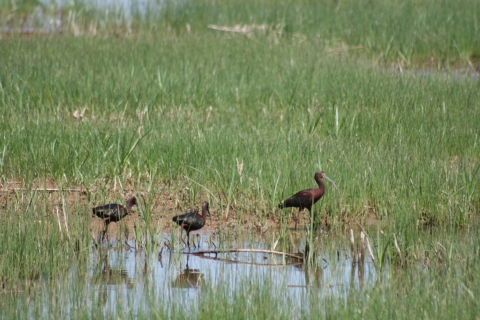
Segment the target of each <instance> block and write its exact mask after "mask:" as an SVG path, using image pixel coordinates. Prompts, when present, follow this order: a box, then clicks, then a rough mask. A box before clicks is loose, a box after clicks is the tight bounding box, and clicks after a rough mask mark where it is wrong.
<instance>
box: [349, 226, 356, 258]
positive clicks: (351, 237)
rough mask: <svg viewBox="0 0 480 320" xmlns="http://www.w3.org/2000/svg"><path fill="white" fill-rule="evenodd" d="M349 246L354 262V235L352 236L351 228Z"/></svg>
mask: <svg viewBox="0 0 480 320" xmlns="http://www.w3.org/2000/svg"><path fill="white" fill-rule="evenodd" d="M350 248H351V249H352V261H353V262H355V237H354V236H353V229H350Z"/></svg>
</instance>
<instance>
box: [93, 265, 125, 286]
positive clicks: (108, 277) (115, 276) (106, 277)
mask: <svg viewBox="0 0 480 320" xmlns="http://www.w3.org/2000/svg"><path fill="white" fill-rule="evenodd" d="M94 278H95V279H96V280H97V282H99V283H101V284H102V285H104V286H116V285H121V284H123V285H126V286H127V288H133V281H132V279H131V278H130V277H129V275H128V272H127V270H125V269H116V268H111V267H110V266H109V264H108V261H106V260H105V261H104V262H103V268H102V270H101V272H100V273H97V274H96V275H95V276H94Z"/></svg>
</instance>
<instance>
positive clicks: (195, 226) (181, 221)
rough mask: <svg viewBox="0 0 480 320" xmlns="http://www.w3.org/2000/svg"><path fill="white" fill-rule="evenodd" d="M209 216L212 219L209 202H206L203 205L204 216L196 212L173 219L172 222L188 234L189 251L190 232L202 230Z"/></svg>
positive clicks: (188, 244)
mask: <svg viewBox="0 0 480 320" xmlns="http://www.w3.org/2000/svg"><path fill="white" fill-rule="evenodd" d="M207 216H209V217H210V210H209V208H208V202H207V201H205V202H204V203H203V205H202V214H199V213H198V211H194V212H188V213H184V214H181V215H178V216H175V217H173V219H172V221H173V222H175V223H176V224H178V225H179V226H180V227H182V228H183V229H185V231H186V232H187V246H188V249H190V232H191V231H195V230H200V229H202V228H203V226H204V225H205V220H206V219H207ZM211 219H212V218H210V220H211Z"/></svg>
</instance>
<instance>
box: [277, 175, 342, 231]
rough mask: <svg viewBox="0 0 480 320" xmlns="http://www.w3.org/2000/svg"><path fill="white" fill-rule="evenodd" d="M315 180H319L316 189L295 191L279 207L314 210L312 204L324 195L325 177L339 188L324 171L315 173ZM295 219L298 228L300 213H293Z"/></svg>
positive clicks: (299, 210)
mask: <svg viewBox="0 0 480 320" xmlns="http://www.w3.org/2000/svg"><path fill="white" fill-rule="evenodd" d="M314 178H315V181H317V184H318V188H317V189H315V188H313V189H307V190H302V191H299V192H297V193H295V194H294V195H293V196H291V197H290V198H288V199H286V200H284V201H282V202H281V203H280V204H279V205H278V207H279V208H280V209H283V208H298V213H300V212H301V211H302V210H305V209H308V211H311V210H312V206H313V204H314V203H316V202H317V201H318V200H320V198H321V197H322V196H323V194H324V193H325V185H324V184H323V181H322V179H323V178H325V179H326V180H328V181H330V182H331V183H332V184H333V185H334V186H335V188H337V185H336V184H335V182H333V181H332V180H330V178H329V177H327V175H326V174H325V173H323V172H317V173H315V177H314ZM293 220H294V221H295V230H297V221H298V214H295V213H294V214H293Z"/></svg>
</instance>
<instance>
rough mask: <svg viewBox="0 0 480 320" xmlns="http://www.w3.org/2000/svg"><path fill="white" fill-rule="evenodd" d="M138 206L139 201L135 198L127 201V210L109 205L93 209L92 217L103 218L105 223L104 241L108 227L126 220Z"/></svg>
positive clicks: (120, 206) (116, 205) (115, 205)
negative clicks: (134, 207) (133, 208)
mask: <svg viewBox="0 0 480 320" xmlns="http://www.w3.org/2000/svg"><path fill="white" fill-rule="evenodd" d="M136 204H137V199H136V198H135V197H131V198H129V199H128V200H127V208H125V207H124V206H122V205H121V204H116V203H109V204H106V205H103V206H98V207H95V208H93V209H92V217H93V216H94V215H96V216H97V217H99V218H101V219H102V220H103V222H104V223H105V230H104V231H103V236H102V241H103V238H105V234H106V233H107V229H108V225H109V224H110V223H111V222H118V221H120V220H122V219H123V218H125V216H126V215H127V214H129V213H130V210H132V207H133V206H134V205H136Z"/></svg>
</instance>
